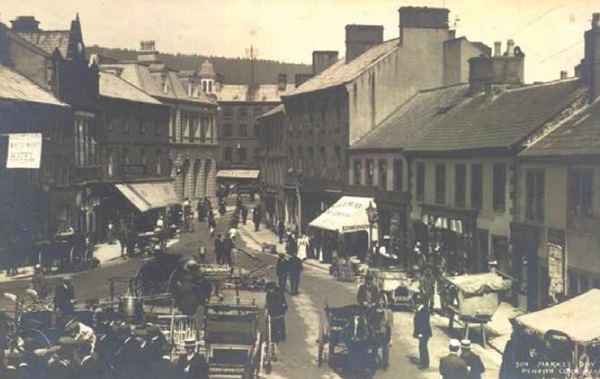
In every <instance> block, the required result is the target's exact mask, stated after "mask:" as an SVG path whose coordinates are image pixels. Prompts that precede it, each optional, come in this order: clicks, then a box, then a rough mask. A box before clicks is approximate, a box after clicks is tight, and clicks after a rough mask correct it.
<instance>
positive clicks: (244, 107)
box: [179, 60, 294, 192]
mask: <svg viewBox="0 0 600 379" xmlns="http://www.w3.org/2000/svg"><path fill="white" fill-rule="evenodd" d="M179 76H180V78H181V80H182V82H183V83H184V85H185V86H187V88H188V92H190V93H196V92H203V93H206V94H207V95H208V96H209V97H211V98H212V99H215V100H216V101H217V103H218V104H219V113H218V117H217V134H218V137H219V145H220V146H219V163H218V168H219V171H218V172H217V178H218V180H219V181H220V182H222V183H229V184H237V185H239V186H240V187H241V189H242V190H245V191H251V192H258V187H257V186H258V175H259V172H260V171H259V169H260V144H259V138H260V136H259V127H258V122H257V120H256V118H257V117H258V116H259V115H261V114H263V113H265V112H267V111H269V110H271V109H273V108H275V107H276V106H277V105H279V104H281V98H280V97H281V96H282V95H284V94H286V93H288V92H290V91H291V90H292V89H293V88H294V85H293V84H288V83H287V76H286V75H285V74H280V75H279V76H278V83H277V84H225V83H223V80H224V78H223V77H222V76H220V75H218V74H217V73H216V72H215V69H214V67H213V65H212V63H210V62H209V61H208V60H207V61H206V62H204V63H203V64H202V66H201V67H200V70H199V71H196V72H185V71H183V72H181V73H180V75H179Z"/></svg>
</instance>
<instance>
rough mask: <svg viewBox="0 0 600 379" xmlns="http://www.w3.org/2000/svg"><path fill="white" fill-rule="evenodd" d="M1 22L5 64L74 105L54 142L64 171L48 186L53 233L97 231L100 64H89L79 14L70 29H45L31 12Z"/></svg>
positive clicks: (57, 164)
mask: <svg viewBox="0 0 600 379" xmlns="http://www.w3.org/2000/svg"><path fill="white" fill-rule="evenodd" d="M11 24H12V27H11V28H10V29H9V28H7V27H6V26H4V25H2V26H1V27H0V29H1V32H0V41H1V42H0V55H1V56H4V58H3V61H4V62H5V63H4V64H5V65H7V66H9V67H12V68H14V69H15V70H18V71H19V72H20V73H22V74H23V75H24V76H26V77H27V78H28V79H30V80H31V81H33V82H34V83H36V84H37V85H38V86H40V87H41V88H43V89H45V90H48V91H50V92H52V93H53V94H54V95H55V96H56V97H57V98H58V99H59V100H60V101H62V102H64V103H67V104H69V105H70V106H71V108H72V110H73V117H72V120H71V124H70V125H63V128H62V129H61V130H60V131H58V132H57V133H58V134H57V137H56V139H55V141H54V143H53V144H56V147H57V156H56V157H55V158H54V161H52V162H50V164H52V165H54V166H55V167H57V171H58V172H59V174H58V175H57V178H56V179H57V181H55V182H54V185H53V190H52V191H50V192H49V200H48V207H49V211H48V212H49V214H50V215H51V220H49V226H48V229H49V230H50V231H51V233H55V232H59V231H64V230H66V229H67V228H73V229H74V230H75V231H76V232H79V233H84V234H91V235H92V236H93V234H94V233H95V232H96V206H97V204H98V202H97V201H98V199H97V198H96V197H95V196H94V194H93V189H94V186H95V185H96V184H97V183H98V181H99V180H100V170H99V168H100V166H99V161H98V155H97V146H96V143H97V142H96V140H95V133H96V128H97V125H96V123H97V116H98V109H97V105H98V96H99V95H98V68H97V67H96V66H95V65H89V64H88V60H87V57H86V54H85V44H84V42H83V36H82V32H81V23H80V21H79V16H77V17H76V18H75V20H73V21H72V22H71V27H70V29H68V30H42V29H40V28H39V21H37V20H36V19H35V18H34V17H32V16H21V17H17V19H15V20H13V21H11Z"/></svg>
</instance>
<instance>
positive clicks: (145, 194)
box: [115, 183, 179, 212]
mask: <svg viewBox="0 0 600 379" xmlns="http://www.w3.org/2000/svg"><path fill="white" fill-rule="evenodd" d="M115 187H117V189H118V190H119V192H121V193H122V194H123V196H125V197H126V198H127V200H129V201H130V202H131V204H133V205H134V206H135V207H136V208H137V209H139V210H140V212H146V211H149V210H151V209H156V208H163V207H166V206H168V205H172V204H177V203H178V202H179V199H178V198H177V195H176V194H175V189H174V188H173V185H172V184H171V183H135V184H132V183H129V184H115Z"/></svg>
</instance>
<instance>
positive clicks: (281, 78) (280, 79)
mask: <svg viewBox="0 0 600 379" xmlns="http://www.w3.org/2000/svg"><path fill="white" fill-rule="evenodd" d="M286 88H287V74H279V75H277V90H278V91H285V89H286Z"/></svg>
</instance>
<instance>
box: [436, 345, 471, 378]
mask: <svg viewBox="0 0 600 379" xmlns="http://www.w3.org/2000/svg"><path fill="white" fill-rule="evenodd" d="M449 348H450V354H448V355H447V356H445V357H443V358H442V359H440V375H441V376H442V379H467V378H468V375H469V373H468V371H467V365H466V363H465V361H464V360H463V359H462V358H461V357H459V356H458V350H459V349H460V342H458V340H455V339H451V340H450V344H449Z"/></svg>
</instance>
